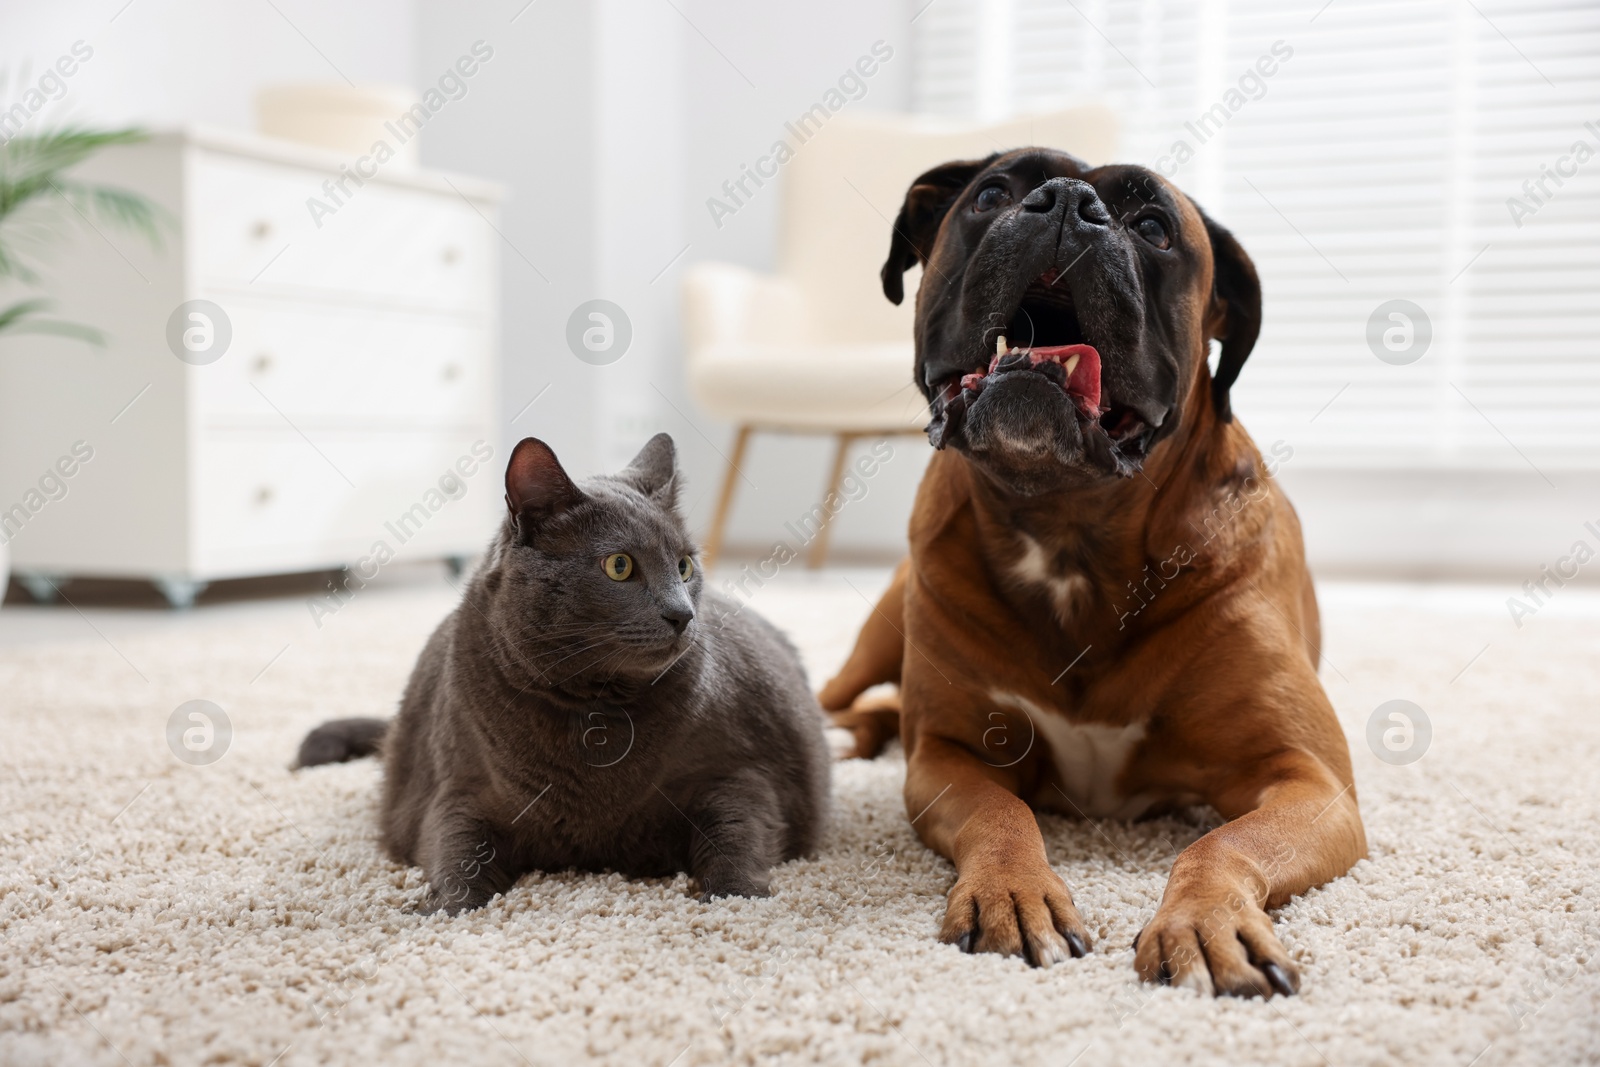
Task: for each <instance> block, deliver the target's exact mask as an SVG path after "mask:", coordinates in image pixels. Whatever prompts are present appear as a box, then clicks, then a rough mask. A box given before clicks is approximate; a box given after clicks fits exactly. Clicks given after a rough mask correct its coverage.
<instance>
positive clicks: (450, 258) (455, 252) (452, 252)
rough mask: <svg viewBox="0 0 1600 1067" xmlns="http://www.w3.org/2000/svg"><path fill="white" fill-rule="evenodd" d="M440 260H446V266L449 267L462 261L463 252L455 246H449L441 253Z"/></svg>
mask: <svg viewBox="0 0 1600 1067" xmlns="http://www.w3.org/2000/svg"><path fill="white" fill-rule="evenodd" d="M439 258H440V259H442V260H444V261H445V264H446V265H447V266H448V265H450V264H453V263H456V262H457V261H459V260H460V259H461V250H460V249H459V248H457V247H455V246H454V245H447V246H445V250H444V251H443V252H441V253H439Z"/></svg>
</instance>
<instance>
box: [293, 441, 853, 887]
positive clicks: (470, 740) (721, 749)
mask: <svg viewBox="0 0 1600 1067" xmlns="http://www.w3.org/2000/svg"><path fill="white" fill-rule="evenodd" d="M677 493H678V471H677V457H676V452H675V450H674V448H673V444H672V438H670V437H668V436H667V435H666V434H657V435H656V436H655V437H654V438H652V439H651V440H650V442H649V444H647V445H645V446H644V449H643V450H642V451H640V453H639V455H638V456H637V457H635V458H634V460H633V462H632V463H631V464H630V465H629V466H628V467H627V468H626V469H625V470H623V471H622V472H621V473H620V474H617V475H615V476H614V477H600V478H594V479H591V480H589V481H587V482H585V483H584V484H583V486H582V487H579V486H577V485H575V484H573V482H572V480H571V479H570V478H569V477H567V474H566V471H564V470H563V469H562V467H561V464H560V462H559V461H558V460H557V459H556V457H555V453H554V452H552V451H551V450H550V447H549V446H548V445H546V444H545V443H544V442H542V441H539V440H537V439H535V438H532V437H530V438H527V439H525V440H523V441H522V442H521V443H520V444H519V445H517V447H516V450H515V451H514V452H513V453H512V455H511V462H510V463H509V465H508V466H507V469H506V505H507V509H508V514H507V516H506V518H505V521H504V523H503V524H502V527H501V529H500V532H499V534H498V536H497V537H496V538H495V539H494V541H493V542H492V543H491V544H490V547H489V551H488V556H487V558H486V559H485V560H484V563H483V565H482V566H481V567H480V568H479V569H478V571H477V573H476V574H474V575H473V577H472V580H471V581H470V582H469V583H468V585H467V588H466V592H465V595H464V596H463V597H462V601H461V603H460V604H459V605H458V606H457V607H456V609H455V611H453V612H452V613H451V614H450V616H449V617H448V618H446V619H445V621H444V622H443V623H442V624H441V625H440V626H439V628H438V629H437V630H436V631H434V634H433V636H432V638H430V639H429V641H428V644H427V646H426V647H425V648H424V649H423V651H422V655H421V656H420V657H419V658H418V660H417V665H416V667H415V668H414V669H413V671H412V674H411V680H410V682H409V683H408V684H407V686H406V691H405V695H404V697H403V698H402V699H401V704H400V714H399V716H398V717H397V718H396V719H395V720H394V722H393V723H392V725H391V724H388V723H385V722H383V721H382V720H377V719H343V720H338V721H335V722H329V723H325V724H323V725H322V726H319V727H317V728H316V729H315V730H312V731H311V733H310V734H309V735H308V736H307V737H306V739H305V741H304V742H302V744H301V746H300V755H299V760H298V763H299V765H300V766H303V767H304V766H312V765H315V764H319V763H332V762H337V761H340V760H346V759H352V758H354V757H357V756H364V755H370V754H372V753H374V752H376V751H380V750H381V752H382V755H383V758H384V764H385V766H384V785H383V804H382V813H381V823H382V836H383V844H384V847H385V849H386V850H387V851H388V853H389V855H390V856H392V857H393V858H394V859H395V860H396V861H398V862H401V863H409V864H414V865H416V866H419V867H421V868H422V869H423V871H424V872H425V873H426V875H427V878H428V883H429V885H430V887H431V889H432V893H431V895H430V901H429V903H428V905H427V910H430V911H432V910H439V909H443V910H446V911H449V912H451V913H455V912H458V911H462V910H466V909H470V908H477V907H480V906H482V905H483V904H485V903H487V902H488V901H489V899H490V898H492V897H493V896H494V895H495V894H496V893H502V892H505V891H506V890H508V889H510V888H511V885H512V884H513V883H514V882H515V881H516V879H517V877H518V876H519V875H521V874H522V873H523V872H525V871H531V870H545V871H549V870H563V869H568V868H578V869H582V870H614V871H620V872H622V873H624V874H628V875H632V876H639V877H656V876H667V875H671V874H674V873H676V872H678V871H688V872H689V873H690V874H691V875H693V876H694V877H695V878H696V879H697V880H698V882H699V884H700V890H701V897H702V899H708V898H711V897H717V896H765V895H766V894H767V886H768V878H769V876H770V872H771V868H772V866H773V865H774V864H777V863H779V862H782V861H784V860H789V859H794V858H795V857H797V856H803V855H807V854H809V853H811V852H813V851H814V850H815V848H816V846H817V842H818V839H819V837H820V835H821V832H822V828H823V823H824V821H825V819H826V816H827V804H828V770H829V758H828V752H827V746H826V743H825V741H824V740H823V734H822V725H823V722H822V712H821V710H820V709H819V708H818V706H817V703H816V700H815V699H814V698H813V697H812V695H811V691H810V688H809V687H808V686H807V684H806V678H805V672H804V670H803V668H802V667H801V665H800V661H799V657H798V656H797V655H796V653H795V650H794V648H793V646H791V645H790V644H789V642H788V641H787V640H785V639H784V637H783V636H782V635H781V634H779V632H778V631H777V630H776V629H775V628H774V627H773V626H772V625H771V624H770V623H768V622H766V621H765V620H764V619H761V618H759V617H758V616H756V615H755V614H754V613H753V612H748V611H745V612H741V611H740V610H739V609H738V608H736V607H735V606H734V605H733V604H731V603H730V602H729V601H727V600H725V599H723V598H722V597H719V596H717V595H716V594H715V593H712V592H709V591H706V590H705V589H704V586H703V579H702V577H701V574H700V568H699V567H698V565H697V562H696V560H695V548H694V546H693V544H692V543H691V541H690V539H689V535H688V533H687V531H686V530H685V528H684V524H683V519H682V517H681V516H680V515H679V514H678V510H677Z"/></svg>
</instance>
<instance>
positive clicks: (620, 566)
mask: <svg viewBox="0 0 1600 1067" xmlns="http://www.w3.org/2000/svg"><path fill="white" fill-rule="evenodd" d="M601 567H603V568H604V569H605V572H606V577H607V578H610V579H611V580H612V581H613V582H625V581H627V580H628V578H629V576H630V575H632V574H633V557H632V556H630V555H628V554H627V553H626V552H613V553H611V555H609V556H607V557H606V558H605V560H604V562H602V563H601Z"/></svg>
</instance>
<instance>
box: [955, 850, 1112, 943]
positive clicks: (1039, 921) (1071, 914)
mask: <svg viewBox="0 0 1600 1067" xmlns="http://www.w3.org/2000/svg"><path fill="white" fill-rule="evenodd" d="M939 940H941V941H943V942H944V943H946V944H948V945H956V946H957V947H959V948H960V949H961V950H962V951H963V952H997V953H999V954H1000V955H1002V956H1021V957H1023V958H1024V959H1026V960H1027V961H1028V962H1029V963H1031V964H1032V965H1034V966H1035V967H1050V966H1053V965H1055V964H1057V963H1060V962H1061V961H1062V960H1065V959H1067V958H1068V957H1069V956H1084V955H1087V954H1088V952H1089V948H1090V943H1089V932H1088V930H1087V929H1085V928H1084V925H1083V919H1082V918H1080V917H1079V915H1078V909H1077V907H1076V906H1075V905H1074V904H1073V903H1072V893H1071V892H1069V891H1068V889H1067V883H1065V882H1063V881H1062V880H1061V876H1060V875H1058V874H1056V872H1055V871H1053V870H1051V869H1050V867H1049V865H1048V864H1045V863H1042V862H1040V863H1034V864H1026V865H1024V864H1016V865H1011V864H991V865H984V866H981V867H978V868H977V869H975V870H971V871H969V872H968V873H966V874H963V875H962V876H961V877H959V878H957V879H956V884H955V886H954V887H953V888H951V890H950V896H949V904H948V907H947V908H946V909H945V914H944V927H943V929H941V930H940V932H939Z"/></svg>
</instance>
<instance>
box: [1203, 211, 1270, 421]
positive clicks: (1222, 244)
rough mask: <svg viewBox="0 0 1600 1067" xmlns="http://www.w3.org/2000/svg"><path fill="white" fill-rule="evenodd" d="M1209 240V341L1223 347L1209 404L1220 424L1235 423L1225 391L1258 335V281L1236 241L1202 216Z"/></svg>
mask: <svg viewBox="0 0 1600 1067" xmlns="http://www.w3.org/2000/svg"><path fill="white" fill-rule="evenodd" d="M1200 217H1201V218H1202V219H1204V220H1205V224H1206V236H1207V237H1209V238H1210V239H1211V307H1210V309H1209V310H1208V311H1207V313H1206V323H1207V331H1208V334H1209V336H1211V337H1215V338H1216V339H1217V340H1219V341H1221V342H1222V355H1221V356H1220V357H1219V358H1218V359H1217V374H1216V377H1214V378H1212V379H1211V403H1212V406H1213V407H1215V408H1216V411H1217V417H1218V418H1219V419H1221V420H1222V421H1223V422H1232V421H1233V406H1232V404H1231V403H1230V402H1229V400H1228V391H1229V390H1230V389H1232V388H1233V383H1234V382H1236V381H1238V380H1239V371H1240V369H1242V368H1243V367H1244V361H1245V360H1246V359H1248V358H1250V350H1251V349H1253V348H1254V347H1255V346H1256V338H1257V337H1258V336H1259V335H1260V333H1261V279H1260V278H1259V277H1258V276H1257V275H1256V265H1255V264H1254V263H1252V262H1251V261H1250V257H1249V256H1248V255H1246V254H1245V251H1244V248H1243V246H1241V245H1240V244H1239V239H1238V238H1237V237H1235V236H1234V235H1233V234H1232V233H1230V232H1229V231H1228V230H1227V229H1225V228H1224V227H1222V226H1220V225H1218V224H1217V223H1216V222H1213V221H1212V219H1211V217H1210V216H1209V215H1207V214H1206V213H1205V212H1203V211H1202V212H1200Z"/></svg>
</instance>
